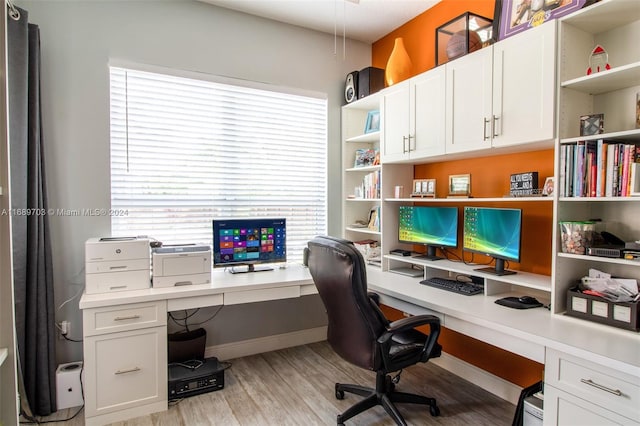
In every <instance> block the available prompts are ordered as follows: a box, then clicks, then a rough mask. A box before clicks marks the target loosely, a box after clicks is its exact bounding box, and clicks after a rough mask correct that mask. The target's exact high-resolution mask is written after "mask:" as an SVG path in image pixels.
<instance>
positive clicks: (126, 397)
mask: <svg viewBox="0 0 640 426" xmlns="http://www.w3.org/2000/svg"><path fill="white" fill-rule="evenodd" d="M85 360H87V361H86V362H85V367H86V370H85V377H86V381H87V390H86V391H85V403H86V406H85V410H86V416H87V417H91V416H96V415H101V414H105V413H110V412H115V411H119V410H123V409H127V408H132V407H136V406H142V405H146V404H151V403H156V402H162V401H166V400H167V328H166V327H155V328H148V329H143V330H135V331H128V332H123V333H114V334H109V335H104V336H91V337H89V338H87V339H85Z"/></svg>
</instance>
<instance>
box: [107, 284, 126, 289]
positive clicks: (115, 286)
mask: <svg viewBox="0 0 640 426" xmlns="http://www.w3.org/2000/svg"><path fill="white" fill-rule="evenodd" d="M119 288H127V286H126V285H114V286H111V287H109V290H117V289H119Z"/></svg>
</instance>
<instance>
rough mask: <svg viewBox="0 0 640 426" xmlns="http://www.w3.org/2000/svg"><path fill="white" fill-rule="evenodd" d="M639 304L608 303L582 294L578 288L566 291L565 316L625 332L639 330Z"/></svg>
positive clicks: (596, 297) (600, 298)
mask: <svg viewBox="0 0 640 426" xmlns="http://www.w3.org/2000/svg"><path fill="white" fill-rule="evenodd" d="M638 304H639V302H610V301H608V300H606V299H603V298H602V297H598V296H592V295H589V294H584V293H581V292H579V291H578V287H573V288H570V289H569V290H568V291H567V312H566V314H567V315H569V316H572V317H576V318H582V319H586V320H588V321H594V322H599V323H601V324H606V325H611V326H613V327H618V328H624V329H626V330H633V331H639V330H640V315H639V314H640V310H638Z"/></svg>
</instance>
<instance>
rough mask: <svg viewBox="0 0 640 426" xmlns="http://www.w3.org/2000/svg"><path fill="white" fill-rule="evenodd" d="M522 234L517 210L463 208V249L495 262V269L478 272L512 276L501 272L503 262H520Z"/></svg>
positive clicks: (519, 213) (520, 218)
mask: <svg viewBox="0 0 640 426" xmlns="http://www.w3.org/2000/svg"><path fill="white" fill-rule="evenodd" d="M521 230H522V210H520V209H505V208H490V207H465V208H464V228H463V243H462V248H463V250H465V251H469V252H473V253H480V254H486V255H487V256H491V257H493V258H494V259H495V262H496V263H495V267H489V268H481V269H478V270H481V271H483V272H488V273H491V274H495V275H507V274H515V272H514V271H509V270H507V269H505V268H504V262H505V260H513V261H515V262H520V239H521Z"/></svg>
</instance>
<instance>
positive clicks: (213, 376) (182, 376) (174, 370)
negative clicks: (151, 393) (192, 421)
mask: <svg viewBox="0 0 640 426" xmlns="http://www.w3.org/2000/svg"><path fill="white" fill-rule="evenodd" d="M222 388H224V368H223V367H222V365H220V363H219V362H218V358H216V357H211V358H205V359H204V360H202V361H200V360H192V361H188V362H180V363H172V364H169V400H170V401H171V400H174V399H180V398H186V397H188V396H194V395H200V394H203V393H207V392H212V391H216V390H219V389H222Z"/></svg>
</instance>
